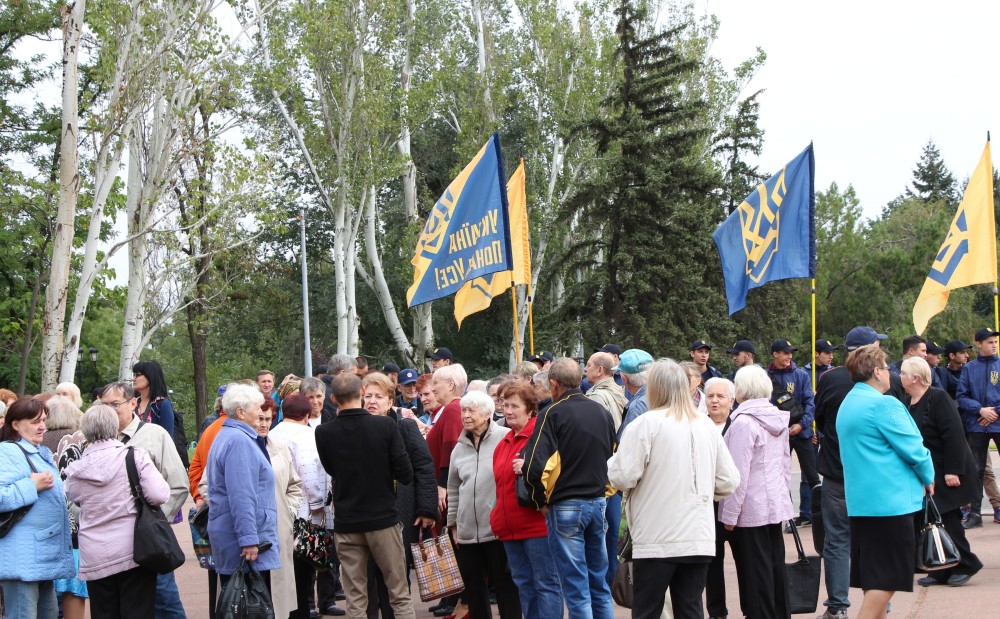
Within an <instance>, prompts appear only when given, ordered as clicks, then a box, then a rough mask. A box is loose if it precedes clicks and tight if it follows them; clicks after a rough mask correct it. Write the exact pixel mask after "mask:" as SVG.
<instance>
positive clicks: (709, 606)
mask: <svg viewBox="0 0 1000 619" xmlns="http://www.w3.org/2000/svg"><path fill="white" fill-rule="evenodd" d="M704 402H705V412H706V413H707V414H708V418H709V419H711V420H712V423H714V424H715V428H716V429H717V430H718V431H719V433H720V434H722V435H725V433H726V430H728V429H729V414H730V413H732V411H733V404H735V403H736V385H734V384H733V382H732V381H731V380H728V379H725V378H718V377H713V378H709V379H708V381H707V382H706V383H705V399H704ZM727 449H728V448H727ZM713 507H714V510H715V516H716V522H715V556H714V557H712V562H711V563H709V564H708V578H707V580H706V581H705V606H706V610H708V616H709V617H726V616H728V615H729V609H728V608H727V607H726V574H725V570H724V568H723V565H724V563H725V560H726V540H727V539H729V532H728V531H726V527H725V526H723V524H722V523H721V522H719V521H718V516H719V503H718V501H716V502H715V503H714V504H713Z"/></svg>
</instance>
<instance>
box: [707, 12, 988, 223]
mask: <svg viewBox="0 0 1000 619" xmlns="http://www.w3.org/2000/svg"><path fill="white" fill-rule="evenodd" d="M696 7H697V8H698V10H699V11H700V12H701V13H705V12H706V11H708V12H712V13H714V14H715V15H717V16H718V17H719V20H720V22H721V27H720V30H719V37H718V39H717V41H716V43H715V45H714V46H713V48H712V53H713V54H714V55H716V56H717V57H719V58H720V59H721V60H722V61H723V62H724V63H725V64H726V66H727V67H733V66H735V65H736V64H738V63H739V62H741V61H742V60H745V59H746V58H748V57H750V56H751V55H752V54H753V53H754V49H755V48H756V47H757V46H760V47H762V48H763V49H764V51H765V52H766V53H767V62H766V64H765V65H764V67H763V68H762V69H761V70H760V71H759V73H758V74H757V76H756V77H755V78H754V80H753V82H752V83H751V84H750V87H749V88H748V90H747V93H748V94H749V93H753V92H754V91H756V90H758V89H761V88H763V89H766V90H765V92H764V93H763V94H762V95H761V97H760V102H761V108H760V115H761V117H760V124H761V127H762V128H763V129H764V130H765V136H764V152H763V154H762V156H761V158H760V165H761V168H762V169H763V170H768V171H774V170H775V169H777V168H778V167H780V166H782V165H784V164H785V163H786V162H787V161H788V160H790V159H791V158H793V157H794V156H795V155H797V154H798V153H799V152H801V151H802V149H803V148H804V147H805V146H806V145H807V144H808V143H809V141H810V140H812V141H813V142H814V145H815V152H816V189H817V190H821V189H825V188H827V187H829V185H830V183H831V182H834V181H835V182H837V183H838V184H839V185H840V186H841V187H844V186H846V185H847V184H849V183H850V184H853V185H854V187H855V189H856V190H857V193H858V197H859V198H860V200H861V205H862V207H863V208H864V211H865V214H866V215H867V216H869V217H870V216H874V215H877V214H878V212H879V211H880V210H881V208H882V206H883V205H884V204H885V203H886V202H888V201H889V200H891V199H892V198H894V197H896V196H897V195H899V194H900V193H901V192H902V191H903V189H904V188H905V187H906V185H907V184H908V183H909V182H910V179H911V173H912V170H913V168H914V166H915V164H916V162H917V160H918V159H919V157H920V154H921V152H922V149H923V146H924V144H926V142H927V140H928V139H933V140H934V142H935V143H936V144H937V145H938V148H939V149H940V151H941V155H942V157H943V158H944V161H945V164H946V165H947V166H948V168H949V169H950V170H951V172H952V174H954V175H955V178H956V179H957V180H958V181H959V182H961V181H963V180H964V179H965V178H967V177H968V176H969V174H971V173H972V170H973V168H974V167H975V165H976V163H977V162H978V161H979V157H980V155H981V154H982V149H983V146H984V145H985V143H986V132H987V131H988V130H991V129H992V130H994V131H1000V122H997V120H998V118H1000V97H998V94H1000V80H998V79H996V72H997V61H998V60H1000V53H998V52H1000V38H998V37H997V35H996V31H995V28H996V25H997V23H998V22H1000V2H997V1H996V0H993V1H992V2H989V1H984V0H974V1H961V2H947V3H946V2H940V1H939V2H928V1H925V0H918V1H910V2H902V1H900V0H887V1H872V0H868V1H867V2H860V1H857V0H839V1H837V2H809V1H803V0H798V1H792V0H755V1H753V2H747V1H745V0H742V1H738V0H696ZM996 165H997V164H996V161H995V160H994V166H996Z"/></svg>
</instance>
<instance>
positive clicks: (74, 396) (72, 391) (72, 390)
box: [56, 383, 83, 416]
mask: <svg viewBox="0 0 1000 619" xmlns="http://www.w3.org/2000/svg"><path fill="white" fill-rule="evenodd" d="M56 395H58V396H62V397H64V398H66V399H67V400H69V401H70V402H72V403H73V405H74V406H76V408H77V410H79V409H80V408H82V407H83V397H82V396H81V395H80V388H79V387H77V386H76V385H74V384H73V383H59V384H58V385H56ZM80 414H81V416H82V415H83V413H82V412H81V413H80Z"/></svg>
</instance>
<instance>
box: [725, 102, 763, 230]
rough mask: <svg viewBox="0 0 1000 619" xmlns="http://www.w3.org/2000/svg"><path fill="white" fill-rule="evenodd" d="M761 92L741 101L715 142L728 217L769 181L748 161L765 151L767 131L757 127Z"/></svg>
mask: <svg viewBox="0 0 1000 619" xmlns="http://www.w3.org/2000/svg"><path fill="white" fill-rule="evenodd" d="M762 92H764V91H763V90H758V91H757V92H755V93H754V94H752V95H750V96H749V97H747V98H746V99H743V100H742V101H740V102H739V103H738V104H737V105H736V111H735V112H734V113H733V115H732V116H730V117H729V118H727V119H726V124H725V126H724V127H723V129H722V132H720V133H719V135H717V136H716V138H715V148H714V149H713V151H714V154H715V155H716V156H720V157H721V159H722V165H723V172H722V175H723V178H722V203H723V205H724V206H725V208H726V214H732V212H733V211H734V210H736V207H737V206H739V205H740V204H741V203H742V202H743V200H744V199H745V198H746V197H747V196H748V195H750V194H751V193H752V192H753V190H754V188H756V187H757V185H759V184H760V183H762V182H764V181H765V180H767V175H766V174H763V173H761V171H760V168H759V167H758V166H755V165H751V164H750V162H749V161H748V159H749V156H750V155H758V156H759V155H760V153H761V150H762V149H763V147H764V131H763V130H762V129H761V128H760V125H759V124H758V120H759V118H760V102H759V101H758V100H757V97H758V96H759V95H760V93H762Z"/></svg>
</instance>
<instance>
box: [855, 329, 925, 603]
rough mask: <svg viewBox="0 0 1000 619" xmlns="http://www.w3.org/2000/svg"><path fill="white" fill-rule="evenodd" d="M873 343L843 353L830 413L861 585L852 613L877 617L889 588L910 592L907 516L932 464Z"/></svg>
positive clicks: (912, 556) (912, 543)
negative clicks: (841, 391)
mask: <svg viewBox="0 0 1000 619" xmlns="http://www.w3.org/2000/svg"><path fill="white" fill-rule="evenodd" d="M885 361H886V355H885V352H884V351H883V350H882V349H881V348H879V346H878V344H877V343H876V344H869V345H868V346H862V347H861V348H858V349H857V350H855V351H854V352H852V353H851V354H850V356H849V357H848V358H847V371H848V372H849V373H850V374H851V378H852V379H854V388H853V389H851V391H850V392H849V393H848V394H847V396H846V397H845V398H844V401H843V403H842V404H841V405H840V410H839V412H838V414H837V434H838V435H839V436H840V457H841V460H842V461H843V464H844V493H845V495H846V498H847V514H848V516H850V519H851V586H852V587H859V588H861V589H862V590H864V592H865V596H864V601H863V602H862V603H861V612H860V613H859V614H858V618H859V619H866V618H868V617H884V616H885V612H886V607H887V606H888V604H889V600H890V599H891V598H892V595H893V593H894V592H896V591H913V574H914V572H915V571H916V534H915V532H914V528H913V515H914V513H915V512H917V511H919V510H920V509H921V508H922V507H923V497H924V491H925V490H926V491H927V492H928V493H929V494H934V465H933V463H932V461H931V454H930V452H929V451H927V448H926V447H924V441H923V437H922V436H921V435H920V430H919V429H917V424H916V423H914V421H913V418H912V417H911V416H910V413H909V412H908V411H907V410H906V407H905V406H903V404H902V403H901V402H900V401H899V400H897V399H895V398H893V397H892V396H887V395H883V394H885V392H886V391H888V390H889V366H887V365H886V363H885Z"/></svg>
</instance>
